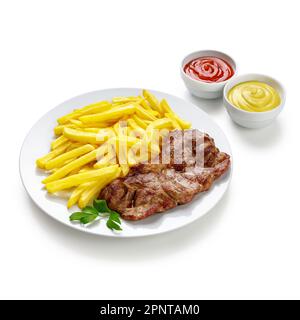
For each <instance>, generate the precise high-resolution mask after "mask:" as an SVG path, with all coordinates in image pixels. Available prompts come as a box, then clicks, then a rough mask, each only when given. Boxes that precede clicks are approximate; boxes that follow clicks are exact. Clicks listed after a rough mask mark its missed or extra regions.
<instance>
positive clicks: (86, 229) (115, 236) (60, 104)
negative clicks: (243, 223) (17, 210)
mask: <svg viewBox="0 0 300 320" xmlns="http://www.w3.org/2000/svg"><path fill="white" fill-rule="evenodd" d="M143 89H145V88H137V87H117V88H105V89H99V90H93V91H89V92H84V93H82V94H78V95H76V96H74V97H71V98H69V99H66V100H64V101H63V102H61V103H59V104H58V105H56V106H55V107H53V108H51V109H50V110H49V111H47V112H46V113H44V114H43V115H42V116H41V117H39V118H38V119H37V120H36V121H35V122H34V124H33V125H32V126H31V127H30V129H29V131H28V132H27V134H26V135H25V138H24V140H23V142H22V145H21V148H20V153H19V175H20V178H21V181H22V184H23V187H24V189H25V191H26V193H27V195H28V196H29V198H30V201H32V202H33V203H34V205H36V206H37V207H38V208H39V210H41V211H42V212H43V213H45V214H46V215H47V216H48V217H51V218H52V219H54V220H55V221H57V222H58V223H61V224H63V225H65V226H67V227H69V228H71V229H73V230H77V231H79V232H84V233H87V234H90V235H94V236H97V237H98V236H100V237H108V238H119V239H124V238H141V237H150V236H156V235H160V234H165V233H168V232H172V231H176V230H179V229H181V228H183V227H186V226H188V225H190V224H191V223H193V222H195V221H196V220H198V219H200V218H202V217H203V216H205V215H207V214H208V213H210V212H211V211H212V210H213V209H214V207H215V206H216V205H217V204H218V203H219V202H220V201H221V200H222V199H223V197H224V195H225V194H226V193H227V191H228V188H229V185H230V183H231V179H232V171H233V155H232V148H231V145H230V142H229V140H228V139H227V136H226V135H225V133H224V131H223V129H222V128H221V127H220V126H219V124H218V123H217V122H216V121H215V120H214V119H213V118H212V117H211V116H210V115H209V114H208V113H207V112H205V111H204V110H202V109H201V108H200V107H198V106H196V105H195V104H194V103H193V102H191V101H188V100H185V99H184V98H181V97H178V96H176V95H174V94H170V93H166V92H163V91H159V90H155V89H149V88H147V89H146V90H148V91H150V92H154V93H159V94H162V95H168V96H172V97H174V98H176V99H178V100H181V101H182V102H183V103H187V104H191V105H193V106H194V107H196V108H198V109H200V111H201V112H203V113H204V114H205V115H207V116H208V117H209V119H210V121H211V122H213V123H214V125H215V126H216V127H217V128H218V130H220V132H221V133H222V135H223V136H224V137H225V138H226V141H227V144H228V149H229V150H228V151H229V152H230V168H229V170H228V171H227V173H226V175H227V177H226V178H227V183H226V186H225V189H224V191H223V193H222V195H221V197H220V198H219V199H218V201H216V202H215V203H214V204H213V205H212V206H211V207H210V208H209V209H208V210H206V211H205V212H204V213H202V214H201V215H199V216H197V215H196V216H195V217H193V218H192V219H189V220H188V221H187V222H186V223H183V224H180V225H178V226H175V227H173V228H171V229H167V230H162V231H154V232H151V233H150V232H147V233H145V234H130V235H122V233H114V232H111V233H109V234H101V233H95V232H92V231H91V230H90V229H88V228H78V227H77V224H76V225H74V224H72V223H67V222H66V221H62V220H59V219H58V218H57V217H56V216H54V215H51V214H50V213H48V212H47V211H46V210H44V209H43V208H42V207H41V206H40V205H39V204H38V203H37V202H36V201H35V200H34V198H33V197H32V195H31V193H30V192H29V190H28V189H27V187H26V184H25V181H24V178H23V176H22V169H21V166H22V163H21V160H22V154H23V151H24V146H25V143H26V141H27V138H28V137H29V135H30V134H31V132H32V130H33V129H34V127H35V126H36V125H37V124H38V123H39V122H40V121H41V120H42V119H43V118H44V117H45V116H47V115H48V114H49V113H51V112H52V111H53V110H55V109H58V108H59V107H60V106H62V105H64V104H65V103H67V102H68V101H70V100H73V99H74V100H75V99H77V98H79V97H81V96H84V95H91V94H94V93H96V92H101V91H109V90H112V91H114V90H139V91H141V90H143Z"/></svg>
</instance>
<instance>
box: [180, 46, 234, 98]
mask: <svg viewBox="0 0 300 320" xmlns="http://www.w3.org/2000/svg"><path fill="white" fill-rule="evenodd" d="M202 57H214V58H219V59H222V60H223V61H225V62H226V63H227V64H229V66H230V67H231V68H232V70H233V75H232V76H231V77H230V78H228V79H226V80H224V81H220V82H206V81H205V80H201V79H199V80H198V79H197V80H196V79H194V78H192V77H191V76H190V75H188V74H187V73H186V72H185V70H184V69H185V66H186V65H187V64H188V63H190V62H191V61H192V60H194V59H197V58H202ZM236 72H237V68H236V63H235V61H234V60H233V59H232V58H231V57H230V56H229V55H227V54H225V53H223V52H221V51H215V50H201V51H196V52H193V53H190V54H189V55H187V56H186V57H185V58H184V59H183V60H182V62H181V66H180V73H181V78H182V80H183V82H184V83H185V86H186V87H187V89H188V90H189V91H190V93H191V94H192V95H194V96H197V97H199V98H204V99H216V98H220V97H222V94H223V89H224V86H225V85H226V83H227V82H228V81H229V80H230V79H232V78H233V77H234V76H235V75H236Z"/></svg>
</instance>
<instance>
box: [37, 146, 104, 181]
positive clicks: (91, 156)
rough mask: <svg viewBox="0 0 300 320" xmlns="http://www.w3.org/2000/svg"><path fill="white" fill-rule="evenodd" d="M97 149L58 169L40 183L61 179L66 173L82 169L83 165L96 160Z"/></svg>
mask: <svg viewBox="0 0 300 320" xmlns="http://www.w3.org/2000/svg"><path fill="white" fill-rule="evenodd" d="M97 152H98V149H96V150H93V151H91V152H89V153H87V154H85V155H83V156H81V157H80V158H78V159H76V160H74V161H72V162H70V163H68V164H67V165H65V166H63V167H61V168H59V169H58V170H56V171H55V172H54V173H52V174H51V175H50V176H48V177H47V178H46V179H44V180H43V181H42V182H43V183H44V184H46V183H49V182H52V181H55V180H58V179H61V178H63V177H65V176H66V175H67V174H68V173H70V172H71V171H73V170H76V169H78V168H81V167H83V166H84V165H85V164H87V163H89V162H91V161H94V160H96V156H97Z"/></svg>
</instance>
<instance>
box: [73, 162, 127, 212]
mask: <svg viewBox="0 0 300 320" xmlns="http://www.w3.org/2000/svg"><path fill="white" fill-rule="evenodd" d="M120 173H121V169H120V168H118V169H117V170H116V171H115V172H114V173H113V174H111V175H109V176H107V178H106V179H105V180H100V181H96V182H94V183H93V184H92V185H91V186H89V187H88V188H86V189H85V190H84V191H83V192H82V193H81V195H80V198H79V201H78V206H79V208H81V209H82V208H84V207H86V206H87V205H88V204H89V202H90V201H91V200H93V199H94V198H95V197H97V196H98V194H99V193H100V191H101V190H102V189H103V188H104V187H105V186H106V185H108V184H109V183H110V182H111V181H113V180H115V179H117V178H118V177H119V176H120Z"/></svg>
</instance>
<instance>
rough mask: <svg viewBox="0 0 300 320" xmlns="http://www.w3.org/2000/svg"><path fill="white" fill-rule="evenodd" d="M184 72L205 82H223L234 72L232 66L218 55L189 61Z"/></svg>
mask: <svg viewBox="0 0 300 320" xmlns="http://www.w3.org/2000/svg"><path fill="white" fill-rule="evenodd" d="M183 70H184V72H185V73H186V74H187V75H188V76H190V77H191V78H193V79H195V80H200V81H204V82H222V81H225V80H227V79H229V78H231V77H232V76H233V74H234V70H233V68H232V66H231V65H230V64H229V63H228V62H226V61H225V60H223V59H220V58H217V57H200V58H196V59H194V60H192V61H190V62H188V63H187V64H186V65H185V66H184V69H183Z"/></svg>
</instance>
